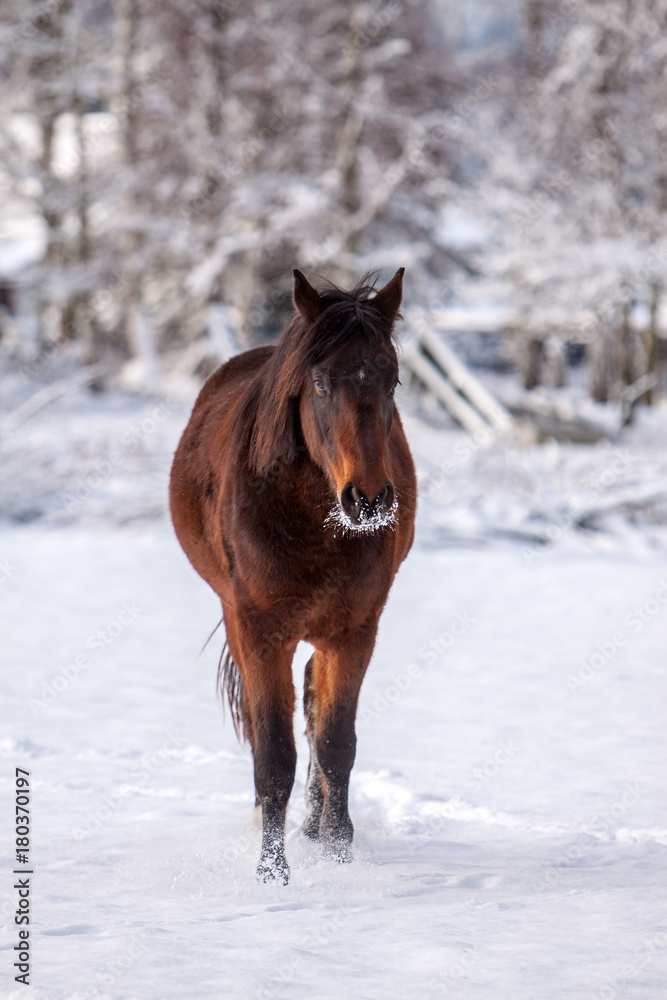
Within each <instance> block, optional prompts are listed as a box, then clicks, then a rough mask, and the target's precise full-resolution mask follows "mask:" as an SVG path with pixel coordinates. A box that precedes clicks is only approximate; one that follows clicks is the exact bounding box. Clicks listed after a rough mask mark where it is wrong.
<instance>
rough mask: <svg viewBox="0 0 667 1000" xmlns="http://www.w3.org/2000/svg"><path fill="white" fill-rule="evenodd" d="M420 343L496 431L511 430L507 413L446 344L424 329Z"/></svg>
mask: <svg viewBox="0 0 667 1000" xmlns="http://www.w3.org/2000/svg"><path fill="white" fill-rule="evenodd" d="M421 342H422V344H423V345H424V346H425V347H426V348H427V350H428V351H429V353H430V354H432V355H433V357H434V358H435V360H436V361H437V362H438V364H439V365H440V366H441V367H442V369H443V370H444V371H445V373H446V375H447V376H448V378H449V379H450V380H451V382H452V384H453V385H455V386H456V388H457V389H459V390H460V391H461V392H462V393H464V394H465V395H466V396H467V397H468V399H469V400H470V402H471V403H472V404H473V406H476V407H477V409H478V410H479V411H480V413H482V414H483V415H484V416H485V417H486V418H487V420H489V421H490V423H491V424H492V425H493V426H494V427H495V428H496V429H497V430H499V431H510V430H511V429H512V423H513V421H512V417H511V415H510V413H509V411H508V410H506V409H505V407H504V406H503V405H502V403H500V402H499V401H498V400H497V399H495V398H494V397H493V396H492V395H491V393H490V392H489V391H488V389H487V388H486V387H485V386H484V385H482V383H481V382H480V380H479V379H478V378H476V377H475V376H474V375H473V374H472V372H471V371H469V370H468V368H467V367H466V366H465V365H464V363H463V362H462V361H461V360H460V358H457V357H456V355H455V354H454V352H453V351H452V350H451V348H450V347H449V346H448V345H447V344H445V343H444V342H443V341H442V340H440V338H439V337H438V336H436V334H434V333H433V332H432V331H431V330H429V329H425V328H422V331H421Z"/></svg>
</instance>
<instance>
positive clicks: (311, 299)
mask: <svg viewBox="0 0 667 1000" xmlns="http://www.w3.org/2000/svg"><path fill="white" fill-rule="evenodd" d="M292 274H293V275H294V307H295V309H298V311H299V312H300V313H301V315H302V316H303V318H304V319H305V321H306V323H307V324H308V326H310V325H311V323H314V322H315V320H316V319H317V317H318V316H319V315H320V313H321V312H322V299H321V298H320V293H319V292H318V291H317V289H315V288H313V286H312V285H311V284H310V282H309V281H308V279H307V278H306V276H305V274H304V273H303V271H300V270H299V269H298V267H295V268H294V270H293V271H292Z"/></svg>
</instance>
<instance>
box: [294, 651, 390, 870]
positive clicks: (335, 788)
mask: <svg viewBox="0 0 667 1000" xmlns="http://www.w3.org/2000/svg"><path fill="white" fill-rule="evenodd" d="M374 640H375V634H374V632H373V635H372V637H369V636H367V635H366V636H364V637H363V639H362V640H361V641H360V642H359V643H356V644H354V645H352V646H349V647H346V648H344V649H339V650H336V651H325V652H321V651H318V652H317V653H316V654H315V657H314V660H313V668H312V673H313V682H314V683H313V688H314V704H313V705H312V706H311V722H310V728H311V732H312V738H311V754H312V756H311V766H315V763H316V765H317V769H318V772H319V776H320V782H321V790H322V804H321V807H320V813H319V831H318V833H319V839H320V841H321V842H322V844H323V846H324V849H325V852H326V853H327V854H328V855H329V856H330V857H333V858H335V859H336V860H337V861H351V860H352V850H351V844H352V837H353V835H354V827H353V825H352V820H351V819H350V814H349V810H348V788H349V783H350V773H351V771H352V766H353V764H354V758H355V753H356V746H357V737H356V733H355V729H354V721H355V717H356V713H357V702H358V699H359V690H360V688H361V683H362V681H363V678H364V674H365V672H366V667H367V666H368V661H369V660H370V656H371V652H372V649H373V644H374ZM313 750H314V753H312V751H313ZM317 787H318V786H317V783H316V779H314V783H313V798H314V804H315V805H317V804H318V799H317ZM316 816H317V809H316V808H314V809H313V811H312V813H311V824H310V825H311V826H312V825H314V820H315V818H316Z"/></svg>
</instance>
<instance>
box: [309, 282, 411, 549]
mask: <svg viewBox="0 0 667 1000" xmlns="http://www.w3.org/2000/svg"><path fill="white" fill-rule="evenodd" d="M403 271H404V269H403V268H400V270H398V271H397V272H396V274H395V275H394V277H393V278H392V279H391V281H389V282H388V284H386V285H385V286H384V287H383V288H381V289H380V290H379V291H378V292H377V293H376V294H375V295H373V296H370V295H369V294H368V292H369V291H370V289H368V287H366V288H365V289H364V290H363V292H361V294H359V293H357V294H356V295H355V293H354V292H353V293H348V294H347V295H342V296H341V294H340V292H339V291H338V290H334V291H324V292H322V293H320V292H318V291H317V290H316V289H315V288H313V287H312V285H310V284H309V282H308V281H307V279H306V278H305V277H304V275H303V274H302V273H301V271H298V270H295V271H294V305H295V307H296V309H297V311H298V313H299V315H300V317H301V318H302V321H303V326H304V333H303V335H304V336H305V337H307V338H308V337H309V338H310V340H311V342H312V347H311V350H310V357H309V360H310V362H311V363H310V364H309V365H308V366H307V369H306V371H305V374H304V377H303V381H302V384H301V390H300V395H299V416H300V424H301V430H302V434H303V438H304V441H305V444H306V447H307V448H308V451H309V453H310V457H311V459H312V460H313V461H314V462H315V463H316V464H317V465H318V466H319V467H320V468H321V469H322V470H323V471H324V472H325V474H326V475H327V476H328V478H329V480H330V482H331V484H332V486H333V487H334V489H335V492H336V499H337V503H336V504H335V505H334V509H333V510H332V512H331V515H330V517H331V520H332V521H333V522H334V523H338V524H339V525H341V526H343V527H345V528H347V529H349V530H351V531H353V532H372V531H375V530H377V529H378V528H379V527H382V526H383V525H387V524H391V523H392V522H393V520H394V517H395V511H396V508H397V501H396V494H395V489H394V484H393V483H392V481H391V479H390V477H389V475H388V472H387V466H386V446H387V439H388V437H389V433H390V430H391V425H392V419H393V416H394V399H393V396H394V390H395V388H396V385H397V383H398V359H397V356H396V350H395V348H394V344H393V341H392V331H393V327H394V322H395V320H396V318H397V315H398V310H399V308H400V305H401V298H402V292H403Z"/></svg>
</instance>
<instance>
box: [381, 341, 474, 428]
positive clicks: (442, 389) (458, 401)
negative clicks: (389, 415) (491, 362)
mask: <svg viewBox="0 0 667 1000" xmlns="http://www.w3.org/2000/svg"><path fill="white" fill-rule="evenodd" d="M401 361H403V362H404V363H405V364H406V365H407V366H408V368H410V370H411V371H412V372H414V374H415V375H416V376H417V378H419V379H421V381H422V382H423V383H424V385H426V386H427V387H428V388H429V389H430V390H431V391H432V392H433V393H434V394H435V396H436V397H437V398H438V399H439V400H440V401H441V402H442V403H444V405H445V406H446V407H447V409H448V410H449V412H450V413H451V414H452V416H453V417H454V419H455V420H456V421H457V422H458V423H459V424H460V425H461V426H462V427H463V428H465V430H467V431H470V433H471V434H475V433H477V432H480V431H482V432H483V433H485V434H487V433H488V431H489V425H488V424H487V423H486V421H485V420H483V419H482V417H480V415H479V413H478V412H477V411H476V410H475V409H473V407H472V406H471V405H470V403H468V402H467V401H466V400H465V399H464V398H463V396H461V395H459V393H458V392H457V391H456V389H455V388H454V386H453V385H452V384H451V382H449V381H448V380H447V379H446V378H445V376H444V375H443V374H442V373H441V372H439V371H438V369H437V368H436V367H435V365H434V364H433V363H432V362H431V361H429V360H428V358H425V357H424V355H423V354H422V353H421V352H420V350H419V348H418V347H417V346H416V345H415V344H414V343H412V342H409V343H407V344H406V345H405V346H404V348H403V352H402V355H401Z"/></svg>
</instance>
